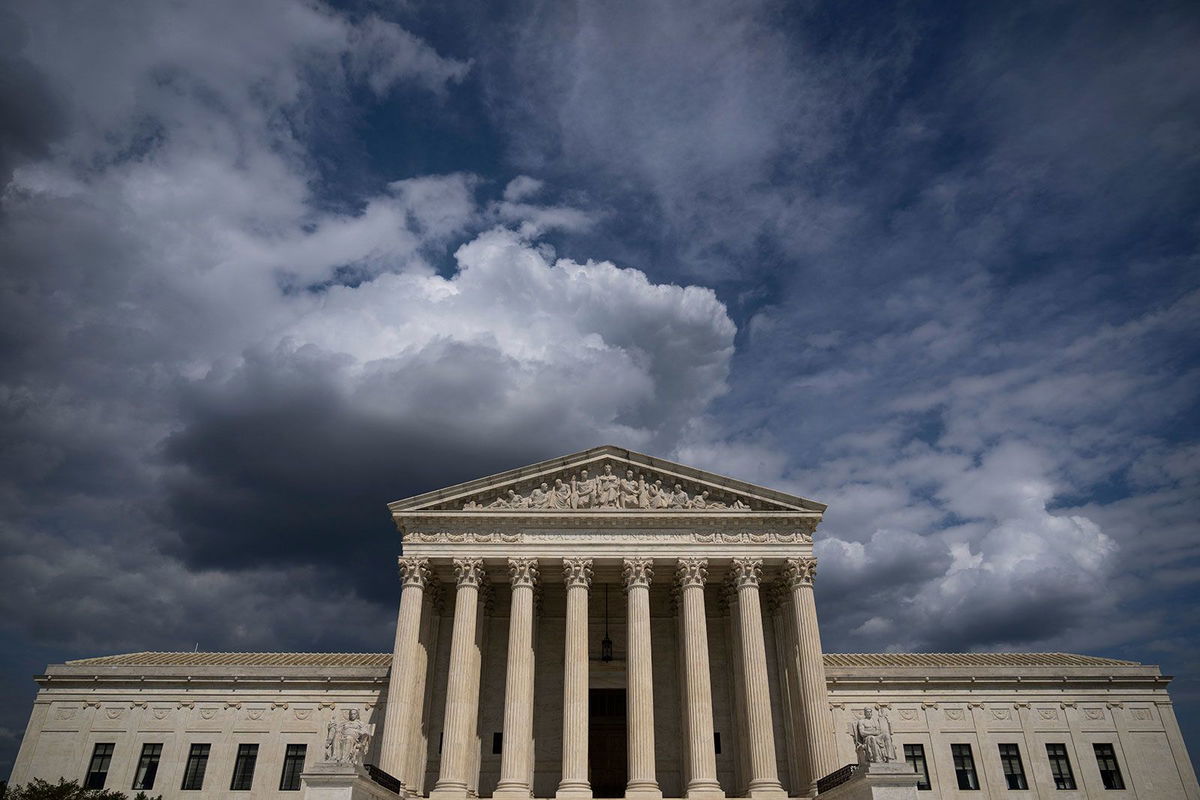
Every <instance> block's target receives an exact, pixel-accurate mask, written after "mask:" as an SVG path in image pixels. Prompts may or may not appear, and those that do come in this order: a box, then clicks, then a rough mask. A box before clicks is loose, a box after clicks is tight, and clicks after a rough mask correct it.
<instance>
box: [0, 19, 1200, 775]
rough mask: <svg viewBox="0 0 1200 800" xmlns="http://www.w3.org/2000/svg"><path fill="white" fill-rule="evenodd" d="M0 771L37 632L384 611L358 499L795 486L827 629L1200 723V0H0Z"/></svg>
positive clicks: (151, 639) (295, 640)
mask: <svg viewBox="0 0 1200 800" xmlns="http://www.w3.org/2000/svg"><path fill="white" fill-rule="evenodd" d="M0 119H2V120H3V122H2V123H0V187H2V188H0V443H2V445H0V463H2V468H0V520H3V524H2V526H0V585H2V586H3V587H4V588H3V589H2V590H0V775H7V773H8V771H9V769H10V768H11V764H12V759H13V758H14V756H15V753H16V748H17V746H18V744H19V741H20V737H21V735H22V732H23V731H24V728H25V724H26V721H27V720H28V714H29V710H30V707H31V701H32V698H33V694H34V691H35V688H36V687H35V685H34V683H33V681H32V680H31V676H32V675H34V674H36V673H39V672H41V671H42V670H43V669H44V667H45V665H46V664H47V663H53V662H60V661H62V660H65V659H70V658H78V657H87V656H94V655H101V654H107V653H114V652H126V651H136V650H191V649H193V648H194V647H198V648H199V649H201V650H247V651H259V650H300V651H311V650H350V651H372V652H383V651H386V650H387V649H388V648H390V646H391V641H392V635H393V631H394V625H395V613H396V602H397V597H398V583H397V577H396V574H395V556H396V554H397V551H398V547H399V541H398V536H397V534H396V532H395V530H394V529H393V528H392V526H391V523H390V520H389V517H388V514H387V510H386V506H385V504H386V503H387V502H388V501H391V500H396V499H399V498H402V497H406V496H409V495H413V494H417V493H420V492H424V491H427V490H431V489H436V488H440V487H443V486H446V485H450V484H453V483H456V482H459V481H463V480H469V479H472V478H476V477H481V476H483V475H487V474H490V473H493V472H498V471H501V470H504V469H508V468H512V467H518V466H522V465H525V464H529V463H532V462H535V461H539V460H542V459H545V458H551V457H554V456H558V455H562V454H566V453H571V452H574V451H577V450H582V449H585V448H588V447H593V446H596V445H599V444H605V443H611V444H616V445H618V446H622V447H628V448H630V449H634V450H638V451H641V452H647V453H650V454H653V455H657V456H661V457H664V458H668V459H672V460H676V461H681V462H683V463H686V464H689V465H692V466H696V467H700V468H704V469H710V470H713V471H716V472H718V473H721V474H726V475H730V476H733V477H736V478H739V479H744V480H748V481H752V482H755V483H760V484H764V485H767V486H771V487H774V488H777V489H780V490H783V491H787V492H792V493H795V494H799V495H802V496H804V497H808V498H811V499H814V500H818V501H820V502H823V503H827V504H828V505H829V510H828V512H827V514H826V516H825V521H824V522H823V523H822V525H821V527H820V528H819V529H818V532H817V541H816V545H815V547H816V554H817V556H818V558H819V561H820V567H819V572H818V578H817V582H816V587H817V602H818V607H819V609H820V615H821V623H822V624H821V626H822V635H823V638H824V645H825V648H826V650H828V651H834V652H847V651H879V650H895V651H962V650H981V651H982V650H1031V651H1069V652H1081V653H1088V654H1094V655H1101V656H1110V657H1116V658H1128V659H1133V660H1137V661H1141V662H1145V663H1152V664H1158V665H1160V666H1161V667H1162V669H1163V672H1164V673H1166V674H1169V675H1176V676H1178V677H1177V679H1176V681H1175V682H1174V683H1173V684H1172V696H1173V698H1174V700H1175V703H1176V706H1177V711H1178V714H1179V717H1180V720H1181V724H1182V725H1183V727H1184V731H1185V736H1186V737H1187V738H1188V740H1189V743H1190V745H1191V748H1192V755H1193V758H1196V756H1197V754H1198V753H1200V623H1198V622H1197V620H1198V619H1200V614H1198V613H1197V611H1198V605H1200V603H1198V600H1200V590H1198V586H1200V530H1198V526H1197V519H1200V477H1198V469H1197V468H1198V467H1200V409H1198V404H1197V399H1198V397H1200V346H1198V344H1197V342H1200V270H1198V266H1200V6H1197V5H1196V4H1195V3H1188V2H1178V3H1171V2H1153V1H1149V2H1139V3H1118V2H1074V3H1073V2H1056V1H1055V0H1037V1H1036V2H1023V1H1022V0H1005V2H982V3H969V4H968V3H947V4H944V5H943V4H937V3H926V2H919V0H913V1H912V2H897V3H885V2H880V3H867V2H854V1H853V0H849V1H842V2H819V1H818V0H806V1H805V2H795V3H783V2H752V1H751V0H739V1H738V2H716V1H715V0H700V1H699V2H671V0H661V1H658V2H649V3H648V2H628V3H625V2H604V3H598V2H597V3H591V2H571V0H555V1H554V2H536V1H534V2H499V3H470V2H461V1H459V0H449V1H448V2H439V3H428V4H426V3H421V2H416V1H415V0H414V1H413V2H402V3H395V4H391V3H384V2H374V1H373V0H356V1H354V2H349V3H344V4H336V5H327V4H325V3H323V2H318V1H317V0H306V1H303V2H302V1H301V0H255V2H250V3H247V2H243V1H242V0H202V1H201V0H196V1H194V2H189V1H188V0H177V1H176V2H170V3H164V2H159V1H158V0H126V1H125V2H121V3H117V4H114V3H102V2H86V1H85V0H61V1H60V2H53V3H47V2H43V1H42V0H5V2H4V3H3V4H0Z"/></svg>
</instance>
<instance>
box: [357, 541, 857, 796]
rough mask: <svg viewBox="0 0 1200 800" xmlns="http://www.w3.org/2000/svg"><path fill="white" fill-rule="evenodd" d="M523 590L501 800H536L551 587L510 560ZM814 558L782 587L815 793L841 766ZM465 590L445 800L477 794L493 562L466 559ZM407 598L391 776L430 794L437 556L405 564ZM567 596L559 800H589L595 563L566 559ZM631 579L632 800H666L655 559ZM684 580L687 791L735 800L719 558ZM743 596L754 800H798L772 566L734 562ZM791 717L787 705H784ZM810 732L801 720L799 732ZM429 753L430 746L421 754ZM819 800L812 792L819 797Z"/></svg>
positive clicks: (457, 621) (449, 696) (460, 573)
mask: <svg viewBox="0 0 1200 800" xmlns="http://www.w3.org/2000/svg"><path fill="white" fill-rule="evenodd" d="M508 565H509V573H510V580H511V583H512V608H511V612H510V619H509V637H508V670H507V673H506V679H505V689H504V747H503V748H502V753H501V761H500V781H499V784H498V785H497V787H496V791H495V793H494V797H496V798H498V799H502V800H529V798H531V797H532V774H533V757H534V754H533V699H534V694H533V693H534V652H533V647H534V645H533V626H534V588H535V585H536V583H537V581H538V577H539V567H538V562H537V560H536V559H529V558H512V559H509V560H508ZM815 568H816V560H815V559H813V558H811V557H806V558H794V559H788V560H787V561H786V562H785V565H784V571H783V577H784V585H785V587H786V590H785V591H786V592H787V593H788V595H789V596H788V598H787V601H788V602H787V603H786V610H787V613H786V617H787V623H786V624H787V627H788V628H789V629H790V630H789V633H790V634H793V635H789V636H787V637H786V639H787V642H786V644H782V643H781V646H786V648H787V651H788V652H787V666H788V668H789V669H790V670H791V671H793V672H794V674H795V675H796V676H797V678H798V680H797V681H796V683H797V684H798V686H797V688H798V695H799V697H798V698H797V699H798V700H799V706H800V708H799V714H798V717H799V719H798V720H788V722H790V723H791V724H792V726H793V727H798V728H801V729H802V730H803V733H804V747H803V749H804V751H805V755H806V756H807V761H808V771H807V775H808V776H809V780H810V782H811V783H815V781H816V779H817V778H820V777H822V776H824V775H826V774H828V773H830V772H832V771H833V770H834V769H836V764H835V758H836V756H835V750H834V742H833V735H832V731H831V730H830V729H829V715H828V709H829V706H828V698H827V696H826V688H825V670H824V665H823V662H822V657H821V641H820V633H819V631H818V629H817V617H816V607H815V604H814V602H813V595H812V580H813V574H814V572H815ZM454 570H455V576H456V580H457V590H456V593H455V601H454V629H453V633H452V636H451V644H450V673H449V676H448V680H447V686H446V707H445V708H446V713H445V721H444V730H443V740H442V758H441V771H440V773H439V776H438V780H437V783H436V784H435V786H434V787H433V790H432V791H431V792H430V797H431V798H433V799H434V800H438V799H439V798H441V800H451V798H454V799H455V800H461V798H465V797H466V796H467V795H468V793H469V792H470V790H471V787H470V782H469V776H470V771H471V769H472V766H473V756H474V755H475V754H474V753H473V752H472V751H473V748H477V739H476V733H477V732H476V730H475V726H476V719H477V716H478V710H479V677H480V672H479V669H480V664H479V647H478V643H479V642H478V637H479V635H480V629H481V626H479V625H478V606H479V590H480V586H481V584H483V582H484V581H485V580H486V578H485V572H484V565H483V560H482V559H478V558H474V559H455V560H454ZM400 572H401V579H402V586H403V588H402V591H401V600H400V611H399V617H398V620H397V625H396V642H395V649H394V651H393V656H392V670H391V677H390V679H389V684H388V697H389V698H390V699H389V701H388V711H387V714H386V716H385V719H384V725H383V737H382V742H381V749H380V766H381V767H382V768H383V770H384V771H385V772H389V773H391V774H392V775H394V776H395V777H397V778H398V779H399V780H400V781H401V782H402V783H403V784H404V785H405V786H406V787H418V786H420V782H421V778H422V775H421V773H422V772H423V771H424V766H423V763H417V760H416V759H413V758H411V757H409V755H408V754H410V753H411V752H413V750H414V748H417V747H418V745H420V744H421V740H420V737H421V716H422V706H423V698H424V694H425V676H426V674H427V672H428V668H429V658H430V654H429V652H428V648H426V647H423V646H422V639H421V620H422V617H423V613H424V607H425V603H426V601H425V597H424V594H425V588H426V586H427V584H428V581H429V578H430V570H429V563H428V559H424V558H401V559H400ZM563 577H564V581H565V583H566V591H567V613H566V635H565V637H564V670H565V674H564V676H563V678H564V679H563V747H562V780H561V781H560V783H559V786H558V791H557V793H556V796H557V797H559V798H564V800H586V799H587V798H590V797H591V796H592V791H591V786H590V784H589V782H588V758H587V754H588V593H589V591H590V589H591V584H592V562H591V559H586V558H567V559H564V561H563ZM622 577H623V581H624V585H625V593H626V597H627V603H628V655H627V659H628V663H627V686H626V699H627V703H628V708H627V725H628V735H627V740H628V747H629V751H628V768H629V780H628V783H627V785H626V797H636V798H643V799H645V800H652V799H654V798H661V797H662V792H661V790H660V789H659V786H658V781H657V778H656V775H655V759H654V679H653V673H652V653H651V642H650V597H649V590H650V584H651V582H652V581H653V578H654V566H653V561H652V560H651V559H648V558H647V559H624V560H623V572H622ZM675 577H676V582H677V585H678V587H679V591H680V597H679V600H680V608H681V617H682V630H683V637H682V643H681V644H682V651H683V652H682V658H683V662H684V669H683V680H684V698H685V704H686V708H685V728H686V740H687V762H686V763H687V764H688V775H687V784H686V791H685V794H686V796H687V797H688V798H691V799H692V800H719V799H720V798H723V797H724V796H725V795H724V792H723V791H722V790H721V786H720V784H719V783H718V781H717V764H716V755H715V747H714V742H713V702H712V685H711V676H710V670H709V662H708V628H707V620H706V613H705V605H704V586H705V583H706V582H707V577H708V562H707V560H706V559H703V558H681V559H679V560H678V562H677V569H676V576H675ZM731 577H732V581H733V584H734V586H735V587H736V605H737V611H736V615H735V616H736V620H735V625H734V627H735V630H736V635H737V638H738V639H739V640H740V641H739V647H738V648H737V651H736V654H735V655H736V659H735V661H736V662H737V663H738V665H739V666H738V671H739V672H740V673H741V674H742V676H743V680H742V681H741V682H740V683H741V689H742V693H741V696H740V697H739V706H740V708H739V711H740V712H741V713H739V714H738V716H739V718H740V719H741V718H744V733H745V737H746V741H747V743H748V748H747V751H748V752H747V756H748V757H747V762H748V763H747V768H748V772H749V775H748V778H749V779H748V781H747V794H748V796H750V797H752V798H782V797H785V796H786V792H785V791H784V789H783V786H782V784H781V783H780V780H779V775H778V770H777V767H776V754H775V736H774V725H773V719H772V709H771V702H770V693H769V687H768V684H767V655H766V645H765V641H764V638H763V622H762V605H761V600H760V597H759V583H760V579H761V577H762V561H761V560H760V559H753V558H741V559H734V560H733V571H732V576H731ZM785 713H786V709H785ZM797 723H798V724H797ZM421 749H422V751H423V748H421ZM810 793H811V788H810Z"/></svg>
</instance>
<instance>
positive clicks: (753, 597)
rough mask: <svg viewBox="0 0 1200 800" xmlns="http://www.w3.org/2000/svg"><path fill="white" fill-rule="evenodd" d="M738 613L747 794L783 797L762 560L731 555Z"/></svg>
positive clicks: (784, 793)
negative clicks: (769, 675) (765, 627)
mask: <svg viewBox="0 0 1200 800" xmlns="http://www.w3.org/2000/svg"><path fill="white" fill-rule="evenodd" d="M733 575H734V580H735V581H736V582H737V591H738V616H739V617H740V622H741V625H740V628H741V640H742V641H741V645H742V668H743V669H744V670H745V672H746V727H747V729H748V731H747V732H748V734H749V738H750V741H749V745H750V747H749V750H750V784H749V786H748V789H747V795H748V796H749V797H786V796H787V793H786V792H784V790H783V784H781V783H780V782H779V769H778V766H777V764H776V761H775V728H774V724H773V722H772V719H771V692H770V689H769V688H768V687H767V647H766V642H765V641H764V640H763V622H762V604H761V601H760V599H759V596H758V584H759V578H760V577H761V575H762V561H761V560H760V559H757V558H735V559H734V560H733Z"/></svg>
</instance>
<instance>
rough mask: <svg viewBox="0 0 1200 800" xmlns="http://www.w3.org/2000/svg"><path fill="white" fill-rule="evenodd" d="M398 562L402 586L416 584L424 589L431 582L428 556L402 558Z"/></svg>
mask: <svg viewBox="0 0 1200 800" xmlns="http://www.w3.org/2000/svg"><path fill="white" fill-rule="evenodd" d="M397 563H399V565H400V584H401V585H402V586H416V587H417V588H420V589H424V588H425V586H426V584H428V583H429V574H430V573H429V559H428V558H401V559H398V562H397Z"/></svg>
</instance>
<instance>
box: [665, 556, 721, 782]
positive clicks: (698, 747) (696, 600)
mask: <svg viewBox="0 0 1200 800" xmlns="http://www.w3.org/2000/svg"><path fill="white" fill-rule="evenodd" d="M676 579H677V580H678V582H679V590H680V593H681V594H682V597H681V603H680V605H681V608H682V612H683V657H684V661H685V665H686V666H685V670H684V684H685V691H686V695H685V701H684V702H685V703H686V705H687V708H686V710H685V713H686V715H687V725H686V726H685V728H686V731H687V753H688V757H687V764H688V766H689V770H690V771H689V774H688V776H687V787H686V789H685V796H686V797H688V798H692V800H696V799H697V798H706V799H707V800H711V799H713V798H722V797H724V796H725V793H724V792H723V791H721V784H720V783H718V782H717V755H716V748H715V745H714V742H713V705H712V677H711V675H710V674H709V668H708V623H707V620H706V618H705V613H704V584H705V582H706V581H707V580H708V561H707V560H706V559H703V558H681V559H679V566H678V570H677V571H676Z"/></svg>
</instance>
